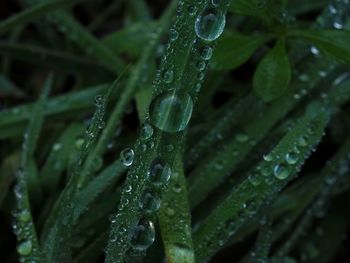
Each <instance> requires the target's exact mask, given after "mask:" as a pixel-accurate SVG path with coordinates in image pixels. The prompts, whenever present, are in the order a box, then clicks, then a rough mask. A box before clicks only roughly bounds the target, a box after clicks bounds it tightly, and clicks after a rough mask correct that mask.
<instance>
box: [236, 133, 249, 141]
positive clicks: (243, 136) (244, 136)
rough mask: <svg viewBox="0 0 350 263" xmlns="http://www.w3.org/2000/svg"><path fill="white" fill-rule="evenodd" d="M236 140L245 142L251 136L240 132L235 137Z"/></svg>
mask: <svg viewBox="0 0 350 263" xmlns="http://www.w3.org/2000/svg"><path fill="white" fill-rule="evenodd" d="M235 139H236V141H238V142H241V143H244V142H247V141H248V140H249V136H248V135H247V134H245V133H238V134H237V135H236V137H235Z"/></svg>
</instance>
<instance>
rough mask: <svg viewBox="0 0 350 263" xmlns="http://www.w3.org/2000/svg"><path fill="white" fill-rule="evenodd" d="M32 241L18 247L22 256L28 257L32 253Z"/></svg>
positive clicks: (24, 242)
mask: <svg viewBox="0 0 350 263" xmlns="http://www.w3.org/2000/svg"><path fill="white" fill-rule="evenodd" d="M32 247H33V245H32V241H30V240H27V241H23V242H22V243H20V244H19V245H18V247H17V252H18V254H20V255H21V256H28V255H30V253H31V252H32Z"/></svg>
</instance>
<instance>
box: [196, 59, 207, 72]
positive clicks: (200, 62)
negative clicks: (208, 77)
mask: <svg viewBox="0 0 350 263" xmlns="http://www.w3.org/2000/svg"><path fill="white" fill-rule="evenodd" d="M205 66H206V64H205V62H204V61H199V62H198V63H197V69H198V70H199V71H203V70H204V69H205Z"/></svg>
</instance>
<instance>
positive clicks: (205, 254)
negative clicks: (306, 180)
mask: <svg viewBox="0 0 350 263" xmlns="http://www.w3.org/2000/svg"><path fill="white" fill-rule="evenodd" d="M315 115H318V116H315ZM328 117H329V114H328V113H327V112H325V111H323V110H322V107H321V105H320V104H313V106H312V107H310V108H309V109H308V110H307V112H306V113H305V115H304V116H303V117H302V118H301V119H300V120H299V121H298V122H297V124H296V125H295V127H294V128H293V129H292V130H291V131H290V132H288V133H287V135H286V136H285V137H284V138H283V139H282V140H281V141H280V143H279V144H278V145H277V146H276V147H275V149H274V150H273V152H272V153H270V154H271V162H266V161H263V162H261V163H259V165H258V166H257V168H256V169H254V171H253V173H252V176H251V177H250V178H249V179H246V180H244V181H243V182H242V183H241V184H239V185H238V186H237V188H235V189H234V190H233V191H232V193H231V194H229V196H228V197H227V198H225V200H224V201H223V202H222V203H221V204H219V205H218V206H217V207H216V208H215V209H214V210H213V211H212V212H211V213H210V215H209V216H208V217H207V218H206V219H205V220H204V221H203V222H202V224H201V225H200V226H199V228H198V229H197V230H196V231H195V232H194V244H195V252H196V256H197V259H198V261H199V262H202V261H203V260H205V259H207V258H210V257H211V256H213V255H214V253H215V252H216V251H217V250H218V249H219V248H220V247H221V245H222V244H224V243H225V242H227V240H228V239H229V237H230V236H232V235H233V234H234V233H235V232H236V230H237V229H238V228H239V227H240V226H241V225H242V224H243V222H244V221H245V220H246V218H248V217H251V216H252V215H254V214H255V213H256V210H257V209H258V208H259V207H260V206H261V205H262V204H263V203H265V202H267V201H269V198H271V197H272V196H274V195H275V194H276V193H278V192H279V191H281V190H282V189H283V188H284V187H285V186H286V184H287V183H288V182H289V181H290V180H292V179H293V178H295V177H296V175H297V173H298V171H299V169H300V168H301V166H302V165H303V163H304V161H305V159H307V157H308V156H309V155H310V154H311V151H312V149H313V148H314V147H315V145H317V143H318V142H319V140H320V139H321V137H322V136H323V132H324V129H325V127H326V125H327V122H328ZM310 127H312V130H313V133H312V134H308V133H307V130H308V128H310ZM306 134H307V137H306ZM304 139H305V140H306V143H305V144H303V146H301V143H300V142H304ZM296 147H297V149H298V153H297V156H298V158H297V160H296V162H295V163H294V164H293V165H288V166H286V164H285V156H286V155H287V154H288V153H291V152H293V151H295V150H296ZM280 169H285V170H282V171H283V172H285V174H284V175H286V178H283V180H282V179H281V180H280V179H277V178H276V177H275V176H274V173H278V172H281V170H280ZM252 177H254V178H253V179H256V180H257V181H258V182H259V185H257V186H254V185H253V184H252V183H251V181H252V179H251V178H252ZM254 184H255V183H254ZM238 214H239V217H238Z"/></svg>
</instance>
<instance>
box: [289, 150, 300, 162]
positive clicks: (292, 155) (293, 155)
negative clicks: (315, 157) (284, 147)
mask: <svg viewBox="0 0 350 263" xmlns="http://www.w3.org/2000/svg"><path fill="white" fill-rule="evenodd" d="M298 159H299V157H298V155H297V154H296V153H295V152H290V153H287V154H286V162H287V163H288V164H296V163H297V161H298Z"/></svg>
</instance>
